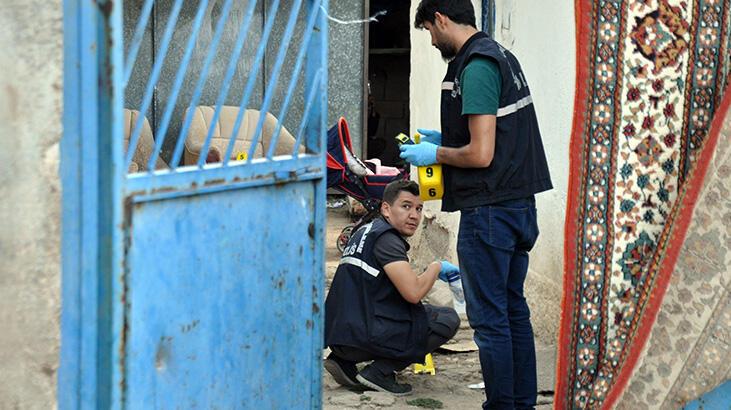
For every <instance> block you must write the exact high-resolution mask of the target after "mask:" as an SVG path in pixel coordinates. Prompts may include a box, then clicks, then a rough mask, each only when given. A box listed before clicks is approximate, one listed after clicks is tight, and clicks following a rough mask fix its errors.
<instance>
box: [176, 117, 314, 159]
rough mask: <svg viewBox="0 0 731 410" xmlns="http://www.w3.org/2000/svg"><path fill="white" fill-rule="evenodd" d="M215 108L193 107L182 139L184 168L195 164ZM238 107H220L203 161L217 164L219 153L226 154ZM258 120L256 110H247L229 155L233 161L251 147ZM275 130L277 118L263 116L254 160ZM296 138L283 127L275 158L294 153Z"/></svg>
mask: <svg viewBox="0 0 731 410" xmlns="http://www.w3.org/2000/svg"><path fill="white" fill-rule="evenodd" d="M215 109H216V107H213V106H198V107H196V108H195V112H194V114H193V119H192V121H191V124H190V130H189V131H188V137H187V139H186V140H185V151H184V153H183V165H193V164H196V163H197V162H198V158H199V157H200V151H201V148H203V143H204V142H205V140H206V136H207V135H208V130H209V127H211V120H212V119H213V114H214V112H215ZM238 112H239V107H231V106H222V107H221V112H220V114H219V117H218V121H217V122H216V124H215V126H214V129H213V135H212V137H211V145H210V151H209V153H208V156H207V158H206V162H218V161H220V160H221V156H222V154H224V153H225V152H226V148H227V147H228V138H229V136H230V135H231V132H232V131H233V127H234V124H235V122H236V115H237V114H238ZM258 121H259V111H258V110H246V112H245V113H244V115H243V118H242V121H241V127H240V128H239V131H238V133H237V135H236V141H235V142H234V148H233V151H232V152H231V159H236V157H237V155H238V154H239V153H241V152H248V151H249V148H250V147H251V140H252V137H253V136H254V131H256V125H257V123H258ZM276 128H277V118H276V117H274V116H273V115H272V114H271V113H267V114H266V119H265V120H264V125H263V127H262V135H261V137H260V138H259V141H258V142H257V145H256V148H255V149H254V158H260V157H263V156H265V155H266V154H267V152H268V150H269V145H270V142H271V138H272V135H273V134H274V131H275V130H276ZM294 143H295V139H294V137H293V136H292V134H290V133H289V131H287V129H286V128H284V127H282V131H281V133H280V135H279V140H278V142H277V147H276V149H275V151H274V155H291V154H292V152H293V150H294ZM299 151H300V152H304V148H303V147H302V146H300V150H299Z"/></svg>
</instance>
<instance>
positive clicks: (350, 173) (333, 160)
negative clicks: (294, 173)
mask: <svg viewBox="0 0 731 410" xmlns="http://www.w3.org/2000/svg"><path fill="white" fill-rule="evenodd" d="M407 169H408V168H406V169H394V168H390V167H389V168H388V170H389V171H390V172H389V173H388V174H378V173H377V172H378V171H380V166H379V165H378V164H375V163H372V162H369V161H367V160H366V161H365V162H363V161H361V160H360V159H358V157H356V156H355V155H354V154H353V148H352V143H351V140H350V130H349V129H348V123H347V121H345V118H342V117H341V118H340V119H339V120H338V122H337V124H335V125H334V126H333V127H332V128H330V130H328V132H327V187H328V188H333V189H335V190H336V191H339V192H342V193H344V194H345V195H348V196H349V197H351V198H353V199H355V200H357V201H358V202H360V203H361V204H363V207H364V208H365V209H366V214H365V215H364V216H362V217H361V218H360V219H359V220H357V221H356V222H355V223H354V224H351V225H348V226H346V227H345V228H344V229H343V230H342V232H341V233H340V235H339V236H338V240H337V247H338V250H339V251H340V252H342V251H343V249H345V245H347V243H348V240H349V239H350V236H351V234H352V233H353V232H355V231H356V230H357V229H358V228H360V227H361V226H362V225H364V224H366V223H368V222H370V221H372V220H373V219H374V218H376V217H377V216H378V215H379V213H380V208H381V200H382V199H383V190H384V189H385V187H386V185H388V183H389V182H392V181H395V180H399V179H408V178H409V172H408V170H407ZM393 171H396V173H394V172H393Z"/></svg>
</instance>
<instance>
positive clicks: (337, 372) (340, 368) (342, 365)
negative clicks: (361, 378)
mask: <svg viewBox="0 0 731 410" xmlns="http://www.w3.org/2000/svg"><path fill="white" fill-rule="evenodd" d="M325 370H327V372H328V373H330V374H331V375H332V376H333V379H335V381H336V382H338V384H339V385H341V386H345V387H361V388H362V387H363V386H361V384H360V383H358V380H356V378H355V377H356V376H357V375H358V369H357V368H356V367H355V363H353V362H349V361H347V360H343V359H341V358H339V357H337V356H335V355H334V354H332V353H330V355H329V356H327V359H325Z"/></svg>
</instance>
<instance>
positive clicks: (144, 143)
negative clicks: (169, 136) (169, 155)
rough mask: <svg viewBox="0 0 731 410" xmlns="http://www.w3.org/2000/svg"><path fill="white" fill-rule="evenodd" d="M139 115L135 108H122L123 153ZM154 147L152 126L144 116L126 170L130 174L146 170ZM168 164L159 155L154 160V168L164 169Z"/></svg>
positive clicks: (127, 146) (125, 150)
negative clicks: (135, 147) (130, 160)
mask: <svg viewBox="0 0 731 410" xmlns="http://www.w3.org/2000/svg"><path fill="white" fill-rule="evenodd" d="M139 117H140V112H139V111H136V110H127V109H125V110H124V117H123V122H124V154H125V155H127V150H128V149H129V139H130V137H131V134H132V131H133V130H134V127H135V125H136V124H137V119H138V118H139ZM154 148H155V141H154V140H153V138H152V128H150V123H149V122H148V121H147V118H144V121H143V123H142V130H140V139H139V141H138V142H137V149H136V150H135V154H134V156H133V157H132V162H131V163H130V164H129V169H128V170H127V172H129V173H130V174H132V173H135V172H145V171H148V169H147V163H148V162H149V161H150V155H152V150H153V149H154ZM167 167H168V165H167V164H166V163H165V161H163V160H162V159H161V158H160V157H159V156H158V157H157V159H156V160H155V169H164V168H167Z"/></svg>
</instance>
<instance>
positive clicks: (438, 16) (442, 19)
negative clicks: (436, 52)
mask: <svg viewBox="0 0 731 410" xmlns="http://www.w3.org/2000/svg"><path fill="white" fill-rule="evenodd" d="M447 20H448V17H447V16H445V15H444V14H442V13H440V12H438V11H437V12H435V13H434V24H435V25H436V26H437V27H439V28H440V29H442V30H443V29H445V28H446V26H447Z"/></svg>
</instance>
